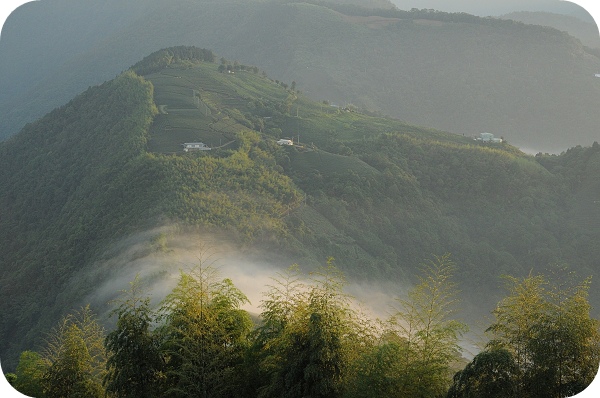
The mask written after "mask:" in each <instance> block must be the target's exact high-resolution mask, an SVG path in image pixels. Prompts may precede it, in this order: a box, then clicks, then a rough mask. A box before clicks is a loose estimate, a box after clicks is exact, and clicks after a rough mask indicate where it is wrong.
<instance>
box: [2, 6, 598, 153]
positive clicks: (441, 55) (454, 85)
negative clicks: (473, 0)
mask: <svg viewBox="0 0 600 398" xmlns="http://www.w3.org/2000/svg"><path fill="white" fill-rule="evenodd" d="M123 4H129V3H128V2H123ZM136 4H137V3H136ZM56 7H60V6H59V5H56ZM115 7H117V6H115ZM119 7H120V6H119ZM123 7H125V6H123ZM65 12H66V11H65ZM93 12H94V9H93V8H90V13H93ZM30 13H31V14H30V17H29V18H30V19H31V20H37V19H35V18H36V15H38V14H36V11H35V9H33V8H32V9H31V11H30ZM86 15H87V16H88V17H89V15H88V14H86ZM120 15H121V19H119V21H123V25H116V26H115V27H114V28H112V29H106V30H101V33H99V39H98V41H97V42H94V43H90V46H89V47H86V48H84V49H82V50H81V51H77V47H75V51H71V50H70V49H69V50H68V51H67V50H66V49H63V48H62V47H61V48H58V47H57V48H55V52H56V54H55V53H53V54H52V56H53V59H54V58H57V59H59V60H60V61H61V62H55V63H53V67H52V68H49V69H46V68H45V66H44V64H39V59H40V58H42V59H43V58H44V57H45V56H46V53H45V52H40V51H38V52H35V51H32V52H31V53H23V51H21V52H19V57H18V58H16V59H17V60H18V65H19V66H15V65H13V62H12V60H13V59H15V58H14V57H13V55H12V54H13V53H15V51H16V50H14V49H15V48H29V46H28V45H27V44H28V43H21V41H20V39H19V37H18V36H14V35H12V34H11V30H10V29H7V32H5V34H4V35H3V36H5V37H7V39H6V40H7V43H9V44H10V43H12V44H11V45H10V46H8V45H7V49H6V52H3V53H2V56H1V57H0V64H1V63H2V62H4V63H5V64H6V65H8V66H6V68H8V69H5V70H7V72H11V71H14V70H19V68H20V65H27V70H28V71H29V73H26V74H20V73H17V74H14V73H12V72H11V73H6V74H5V73H2V74H0V76H2V77H3V79H6V80H7V81H12V82H15V83H14V84H13V85H16V87H18V84H19V83H17V82H23V85H22V87H24V88H28V90H27V91H25V92H17V91H11V92H10V96H7V97H6V98H4V99H3V100H0V103H1V104H0V112H2V114H3V118H2V120H1V121H0V123H1V124H0V134H2V135H3V136H4V137H6V136H8V135H10V134H12V133H14V132H16V131H18V129H19V128H20V127H21V126H22V125H23V124H24V123H25V122H27V121H31V120H34V119H35V118H36V117H39V116H41V115H43V113H45V112H47V111H48V110H49V109H51V107H53V106H58V105H60V104H62V103H64V102H65V101H67V100H68V99H70V98H71V97H72V96H73V95H75V94H76V93H78V92H80V91H82V90H83V89H85V88H86V87H88V86H89V85H90V84H97V83H99V82H102V81H104V80H106V79H108V78H111V77H112V76H114V75H115V74H117V73H119V72H120V71H122V70H123V69H126V68H127V67H128V66H129V65H131V64H133V63H134V62H135V61H137V60H138V59H141V58H142V57H143V56H145V55H146V54H148V53H150V52H152V51H155V50H157V49H159V48H163V47H168V46H173V45H179V44H181V43H184V44H193V45H196V46H199V47H205V48H211V49H214V50H215V51H217V52H218V53H219V54H223V55H224V56H225V57H227V58H230V59H239V60H244V62H247V63H251V64H255V65H263V66H264V67H265V68H268V70H269V72H270V74H271V75H272V76H273V77H274V78H276V79H279V80H284V81H292V80H295V81H296V82H298V84H299V85H300V86H301V87H302V88H303V90H304V91H305V93H306V94H307V95H308V96H310V97H311V98H312V99H314V100H319V101H320V100H323V99H327V100H329V101H331V102H333V103H337V104H346V103H352V104H355V105H356V106H359V107H365V108H368V109H372V110H377V111H380V112H382V113H384V114H388V115H392V116H394V117H397V118H399V119H401V120H405V121H407V122H410V123H413V124H418V125H424V126H430V127H433V128H438V129H443V130H446V131H451V132H455V133H459V134H462V133H465V134H467V135H472V134H479V133H481V132H483V131H489V132H491V133H493V134H495V135H496V136H504V137H505V138H507V139H509V140H510V141H511V142H512V143H513V144H515V145H518V146H522V147H525V148H528V149H530V150H535V151H542V152H545V151H555V152H560V151H562V150H565V149H566V148H568V147H570V146H573V145H577V144H581V145H590V144H591V142H593V140H594V139H596V135H595V134H596V126H598V125H599V124H600V119H599V118H600V115H598V112H596V111H595V104H597V103H598V102H599V101H600V80H599V79H598V78H595V77H594V74H595V73H599V72H600V60H599V59H598V58H597V57H596V56H595V55H592V54H589V53H588V52H586V49H585V48H584V47H583V46H582V45H581V43H580V42H579V41H578V40H576V39H574V38H572V37H570V36H568V35H567V34H564V33H561V32H559V31H557V30H554V29H551V28H546V27H536V26H527V25H525V24H520V23H515V22H512V21H500V20H495V19H488V18H478V17H474V16H469V15H466V14H445V13H437V12H422V11H419V12H404V11H400V10H391V9H387V10H366V9H364V8H359V7H352V6H348V5H344V4H342V5H340V4H325V3H317V2H310V3H305V2H289V1H273V2H259V1H250V2H239V3H237V2H224V3H221V2H203V1H185V0H178V1H176V2H173V1H168V2H167V1H160V0H156V1H153V2H150V3H148V5H147V8H146V9H144V11H143V12H142V13H135V12H132V11H128V10H127V9H123V10H122V12H121V14H120ZM81 18H84V16H83V15H82V16H81ZM99 18H103V17H102V15H101V14H99ZM106 18H113V17H112V16H106ZM23 20H24V22H23V24H25V23H27V24H28V25H27V26H31V24H32V22H26V21H27V19H26V18H25V17H23ZM125 20H126V21H125ZM43 21H44V24H47V25H45V26H47V30H48V31H52V29H55V30H56V31H57V32H58V31H60V29H59V28H58V27H59V26H60V25H59V24H62V23H63V22H62V21H60V20H58V19H56V20H55V19H52V18H47V19H43ZM7 26H10V25H7ZM31 29H34V27H31ZM35 29H38V28H35ZM48 34H49V35H51V33H48ZM73 36H74V37H77V36H79V35H76V34H73ZM56 39H57V40H59V39H60V38H58V37H57V38H56ZM3 40H5V39H4V38H3ZM2 60H5V61H2ZM35 65H39V66H35ZM0 71H2V67H0ZM29 82H37V84H35V85H32V84H31V83H29ZM2 84H3V83H2ZM11 84H12V83H11ZM7 93H8V91H7Z"/></svg>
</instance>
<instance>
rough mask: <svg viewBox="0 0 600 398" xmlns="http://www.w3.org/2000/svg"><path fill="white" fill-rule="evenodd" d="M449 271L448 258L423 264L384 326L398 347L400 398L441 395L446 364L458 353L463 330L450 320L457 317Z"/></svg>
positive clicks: (447, 369) (451, 266) (447, 377)
mask: <svg viewBox="0 0 600 398" xmlns="http://www.w3.org/2000/svg"><path fill="white" fill-rule="evenodd" d="M454 270H455V265H454V263H453V262H452V261H451V259H450V255H449V254H445V255H443V256H435V257H434V259H433V260H430V261H429V262H427V263H425V264H423V267H422V275H421V276H419V283H418V284H417V285H416V286H415V287H414V288H413V289H412V290H411V291H410V292H409V293H408V297H407V298H402V299H398V300H397V302H398V308H397V310H396V313H395V314H394V315H393V316H392V317H391V319H390V326H391V329H392V331H393V332H394V333H396V334H397V336H398V339H399V341H400V342H401V344H402V345H403V346H404V347H403V349H401V350H400V352H401V353H402V354H403V357H402V358H399V360H401V361H402V362H403V366H402V367H401V368H403V371H402V372H403V374H400V375H398V377H399V378H400V379H401V380H404V385H403V386H402V387H401V388H402V390H403V393H404V394H405V395H411V396H414V397H430V396H431V397H432V396H437V395H439V394H441V393H442V392H445V391H446V390H447V388H448V386H449V380H450V362H451V361H452V360H453V359H454V358H455V357H456V356H457V355H458V353H459V352H460V347H459V346H458V339H459V337H460V335H461V334H462V333H463V332H464V331H466V325H464V324H463V323H461V322H458V321H456V320H455V319H453V316H454V315H455V313H456V311H457V304H458V301H457V294H458V290H457V288H456V284H455V283H454V282H453V281H452V276H453V273H454Z"/></svg>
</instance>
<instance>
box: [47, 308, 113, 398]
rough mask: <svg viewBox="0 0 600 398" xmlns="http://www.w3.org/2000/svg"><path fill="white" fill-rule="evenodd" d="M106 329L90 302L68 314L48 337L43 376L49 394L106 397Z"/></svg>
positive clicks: (50, 395)
mask: <svg viewBox="0 0 600 398" xmlns="http://www.w3.org/2000/svg"><path fill="white" fill-rule="evenodd" d="M104 338H105V336H104V329H103V328H102V327H101V326H100V325H99V324H98V322H97V320H96V317H95V315H94V314H93V312H92V311H91V309H90V307H89V306H86V307H84V308H82V309H81V310H80V311H79V312H76V313H74V314H69V315H67V316H65V317H64V318H63V319H62V320H61V322H60V323H59V325H58V326H57V327H56V328H54V329H53V330H52V331H51V332H50V334H49V336H48V340H47V346H46V348H45V350H44V352H43V355H42V357H43V359H44V361H45V362H46V364H47V369H46V371H45V372H44V375H43V378H42V386H43V390H44V394H45V395H46V396H47V397H50V398H54V397H61V398H63V397H102V396H104V391H103V388H102V378H103V377H104V374H105V366H106V352H105V350H104Z"/></svg>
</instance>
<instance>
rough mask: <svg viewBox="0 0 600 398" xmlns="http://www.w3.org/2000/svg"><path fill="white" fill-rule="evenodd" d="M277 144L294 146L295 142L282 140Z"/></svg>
mask: <svg viewBox="0 0 600 398" xmlns="http://www.w3.org/2000/svg"><path fill="white" fill-rule="evenodd" d="M277 144H279V145H294V141H292V140H287V139H280V140H277Z"/></svg>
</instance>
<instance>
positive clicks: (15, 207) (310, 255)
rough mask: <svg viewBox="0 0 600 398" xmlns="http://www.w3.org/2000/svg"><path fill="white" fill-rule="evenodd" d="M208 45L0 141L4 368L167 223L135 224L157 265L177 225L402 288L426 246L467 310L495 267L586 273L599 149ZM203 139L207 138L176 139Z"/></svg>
mask: <svg viewBox="0 0 600 398" xmlns="http://www.w3.org/2000/svg"><path fill="white" fill-rule="evenodd" d="M210 54H212V52H209V51H208V50H201V49H197V48H193V47H186V46H180V47H174V48H168V49H164V50H161V51H158V52H157V53H155V54H153V55H152V56H149V57H146V58H145V59H144V61H142V63H141V64H138V65H137V66H134V67H133V69H135V70H138V71H140V73H142V72H141V71H142V70H145V72H144V73H145V75H144V76H138V75H137V74H135V72H133V71H132V70H129V71H127V72H124V73H123V74H121V75H119V76H118V77H117V78H116V79H113V80H111V81H109V82H106V83H104V84H102V85H100V86H95V87H91V88H89V89H88V90H86V91H85V92H84V93H82V94H81V95H79V96H77V97H76V98H75V99H73V100H72V101H71V102H69V103H67V104H66V105H64V106H62V107H60V108H58V109H56V110H54V111H53V112H51V113H49V114H48V115H46V116H45V117H44V118H42V119H40V120H39V121H37V122H34V123H32V124H29V125H28V126H26V127H25V128H24V129H23V131H22V132H21V133H19V134H17V135H15V136H14V137H12V138H10V139H9V140H7V141H5V142H2V143H0V162H1V165H2V167H0V187H2V188H1V189H0V212H1V215H2V217H0V234H1V235H0V256H2V257H1V258H0V260H1V261H0V264H2V268H1V269H0V283H1V285H2V290H1V292H2V298H1V299H0V303H2V304H1V305H2V311H0V316H1V318H0V333H1V335H2V338H1V339H0V341H2V342H3V345H2V346H1V347H0V355H1V356H2V359H3V363H5V361H6V363H8V364H10V363H11V361H13V362H12V363H14V360H15V359H16V355H17V354H18V353H19V352H20V351H22V350H23V349H24V348H25V347H31V345H34V344H36V343H35V342H36V340H38V341H39V338H40V333H41V331H42V330H45V329H47V328H48V326H49V325H51V324H52V322H53V321H55V320H56V319H58V317H59V316H60V315H61V314H63V313H65V312H67V311H69V310H70V309H71V308H66V307H67V306H72V305H74V304H73V303H75V302H78V301H79V300H83V299H84V298H85V297H89V296H90V295H91V294H92V293H93V290H94V287H96V286H100V285H102V281H104V280H105V279H106V278H110V275H108V274H106V275H105V274H104V273H103V272H101V271H100V268H99V269H95V264H97V263H98V262H99V261H100V260H101V259H102V258H104V257H105V256H107V254H105V253H107V252H110V247H111V246H112V245H114V244H117V243H118V242H119V241H123V242H127V241H128V240H127V239H128V237H130V236H135V234H136V233H139V232H140V231H152V230H154V228H156V227H162V226H165V225H175V226H176V227H175V229H174V231H175V232H172V233H167V235H164V234H165V232H161V230H158V231H157V232H155V233H152V232H151V233H148V234H146V235H145V236H146V238H144V239H145V240H144V241H143V242H145V243H143V245H142V246H143V247H144V249H143V251H145V252H147V251H150V252H154V251H156V252H159V253H165V255H167V259H168V258H169V257H168V254H169V250H170V247H171V245H175V244H176V243H175V242H174V241H176V239H177V238H178V236H179V234H181V233H184V231H186V230H188V229H189V230H190V231H196V232H194V233H199V232H200V233H202V232H204V233H208V234H214V236H216V237H217V239H222V238H219V237H223V236H226V237H227V240H228V241H230V242H231V243H232V244H234V245H235V246H236V247H237V248H238V249H236V250H239V253H240V256H241V257H247V258H253V259H254V260H255V261H257V262H259V263H260V262H263V263H271V264H278V266H283V267H286V266H288V265H289V263H293V262H298V263H302V264H303V265H304V266H307V267H309V268H310V267H311V266H313V265H315V264H319V263H322V261H323V259H324V258H327V257H329V256H332V257H334V258H335V259H336V263H337V264H338V266H339V267H340V269H341V270H343V271H344V272H345V273H347V275H348V276H349V277H350V278H354V279H357V280H366V281H370V282H374V283H375V282H377V281H383V280H385V281H388V282H390V281H394V282H397V283H399V284H407V283H410V282H411V281H412V278H414V272H415V269H417V268H418V264H419V263H420V262H421V261H422V260H423V259H424V258H426V257H428V256H429V255H431V254H438V253H446V252H451V253H452V255H453V259H454V260H455V261H456V263H457V264H460V267H459V269H458V272H457V277H458V278H459V280H460V281H461V287H462V288H463V290H464V291H465V292H468V298H467V300H465V301H466V303H465V312H466V313H472V314H479V313H487V310H488V306H489V305H492V303H494V302H495V300H496V299H497V294H498V293H497V287H498V277H499V276H500V275H502V274H504V273H510V274H512V275H526V274H527V273H528V272H529V270H530V269H535V270H544V269H545V268H546V267H548V266H549V265H550V264H552V263H553V262H565V263H569V264H570V266H571V267H572V269H573V270H576V271H577V272H579V273H581V274H582V275H584V276H587V275H594V274H595V273H596V272H597V270H596V269H595V267H594V263H593V261H594V260H593V259H594V258H597V255H598V254H599V253H598V250H599V249H598V248H597V245H595V242H596V241H597V238H598V237H599V236H600V228H596V225H599V226H600V223H595V222H593V220H598V221H600V208H598V207H597V206H595V205H594V202H593V200H594V199H593V198H594V197H595V196H597V195H600V186H598V185H597V184H596V185H593V184H588V183H586V181H593V174H594V172H595V171H597V167H596V165H597V164H598V161H599V159H600V148H599V147H598V144H597V143H595V144H594V145H592V146H591V147H575V148H572V149H571V150H569V151H567V153H565V154H563V155H561V156H556V155H541V154H540V155H539V156H536V157H532V156H528V155H526V154H524V153H522V152H520V151H519V150H518V149H517V148H515V147H512V146H510V145H508V144H506V143H501V144H497V145H494V144H486V143H484V142H481V141H477V140H473V139H472V138H471V137H463V136H460V135H456V134H450V133H445V132H441V131H436V130H432V129H429V128H423V127H417V126H413V125H409V124H406V123H403V122H400V121H398V120H394V119H390V118H382V117H379V116H377V115H374V114H371V113H370V112H368V111H366V110H360V109H358V108H356V107H353V106H346V107H338V106H332V105H331V104H329V103H323V102H315V101H312V100H310V99H308V98H307V97H306V96H304V95H303V94H301V93H299V92H298V88H301V86H297V85H296V83H295V82H292V83H290V84H287V83H284V82H281V81H279V80H273V79H269V78H268V77H267V76H266V73H261V72H260V70H259V69H258V68H257V67H254V66H249V65H243V64H240V63H239V62H232V61H228V60H226V59H225V58H222V59H220V60H218V61H217V58H218V56H213V57H210ZM207 56H208V58H205V57H207ZM212 59H214V60H215V61H216V62H210V61H211V60H212ZM144 62H146V63H147V65H146V67H145V68H142V69H140V67H141V66H143V65H144ZM161 107H162V111H161V110H160V108H161ZM298 136H299V138H298ZM280 138H290V139H293V140H294V144H295V145H292V146H280V145H278V144H277V140H278V139H280ZM199 141H202V142H205V143H211V142H212V143H211V145H210V146H211V147H213V149H211V150H210V151H202V152H189V153H186V152H183V150H182V147H181V146H180V145H181V144H182V143H184V142H199ZM217 142H219V145H217V144H216V143H217ZM223 144H227V145H223ZM218 147H220V148H218ZM576 181H580V184H576ZM573 199H576V200H573ZM573 214H578V216H577V217H579V218H578V219H580V218H581V215H583V214H585V216H586V218H587V219H588V220H590V223H588V224H581V225H579V224H577V223H574V222H573V219H572V216H573ZM177 225H178V226H177ZM177 231H179V232H177ZM193 250H201V248H200V245H199V246H197V247H195V248H194V249H193ZM137 256H138V255H134V256H133V258H134V259H136V258H138V259H143V257H137ZM108 257H109V258H110V256H108ZM172 261H176V259H173V260H172ZM141 262H142V264H143V261H141ZM288 262H289V263H288ZM128 264H130V262H124V263H119V262H116V263H115V265H114V267H117V268H116V269H115V270H114V271H115V272H117V271H118V270H122V271H125V270H126V269H127V267H128ZM153 272H154V273H153V274H152V275H154V276H152V275H151V276H149V277H152V278H156V277H157V275H158V277H160V275H163V274H164V272H165V271H164V270H162V271H160V272H158V271H155V270H153ZM156 272H158V273H156ZM161 272H162V273H161ZM66 287H68V289H67V290H63V289H64V288H66ZM494 292H496V293H494ZM591 300H592V302H598V297H596V296H595V295H594V294H592V297H591ZM100 304H101V303H100ZM473 316H474V315H473ZM17 336H19V337H17ZM5 358H6V359H5Z"/></svg>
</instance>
